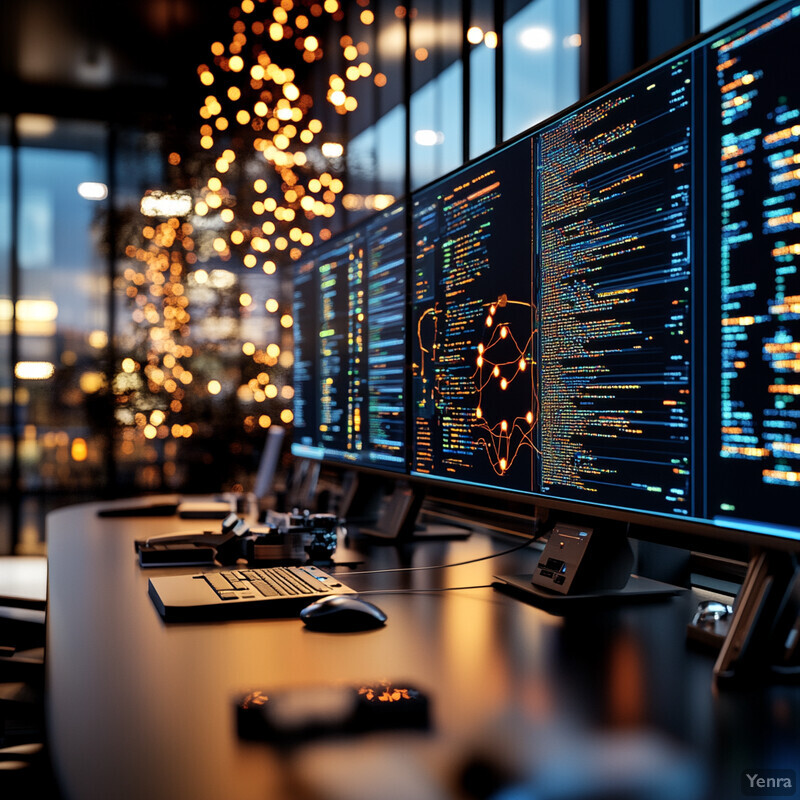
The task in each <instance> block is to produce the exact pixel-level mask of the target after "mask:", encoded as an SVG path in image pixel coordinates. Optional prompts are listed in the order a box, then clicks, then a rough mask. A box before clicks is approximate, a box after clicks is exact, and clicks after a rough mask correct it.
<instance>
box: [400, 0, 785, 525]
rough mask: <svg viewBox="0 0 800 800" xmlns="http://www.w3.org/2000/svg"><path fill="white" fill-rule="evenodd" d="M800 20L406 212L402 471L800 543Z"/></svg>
mask: <svg viewBox="0 0 800 800" xmlns="http://www.w3.org/2000/svg"><path fill="white" fill-rule="evenodd" d="M798 36H800V3H786V2H783V3H772V4H765V5H761V6H759V7H758V8H757V9H755V10H754V11H753V12H751V13H750V14H749V15H746V16H743V17H740V18H739V19H738V20H736V21H735V22H733V23H731V24H729V25H728V26H726V27H725V28H723V29H720V30H718V31H715V32H712V33H711V34H709V35H707V36H705V37H703V38H701V39H697V40H695V41H693V42H691V43H689V44H688V45H687V46H686V47H684V48H682V49H681V50H679V51H676V52H674V53H672V54H670V55H669V56H667V57H665V58H664V59H662V60H661V61H659V62H657V63H654V64H651V65H648V66H647V67H645V68H643V69H642V70H640V71H638V72H637V73H636V74H634V75H632V76H630V77H628V78H626V79H625V80H623V81H621V82H619V83H618V84H615V85H613V86H611V87H610V88H608V89H607V90H604V91H603V92H602V93H599V94H597V95H595V96H593V97H592V98H590V99H588V100H587V101H584V102H582V103H580V104H578V105H576V106H574V107H572V108H570V109H567V110H566V111H565V112H563V113H561V114H559V115H557V116H555V117H553V118H551V119H550V120H547V121H546V122H545V123H543V124H542V125H540V126H538V127H537V128H535V129H533V130H532V131H530V132H528V133H527V134H525V135H523V136H521V137H518V138H517V139H515V140H514V141H512V142H511V143H509V144H507V145H505V146H503V147H501V148H499V149H498V150H496V151H494V152H492V153H490V154H488V155H487V156H486V157H484V158H482V159H480V160H479V161H477V162H473V163H470V164H467V165H465V167H463V168H461V169H460V170H458V171H457V172H455V173H452V174H450V175H448V176H445V177H444V178H442V179H440V180H438V181H436V182H435V183H433V184H431V185H429V186H426V187H423V188H422V189H420V190H419V191H417V192H415V193H413V194H412V196H411V198H410V202H411V215H410V216H411V230H410V243H411V260H410V275H411V280H410V287H409V288H410V331H409V334H410V336H411V341H410V345H411V368H412V374H411V386H410V391H409V399H410V406H409V413H410V424H411V431H410V434H411V435H410V441H411V448H410V454H409V457H410V461H409V463H410V472H411V475H412V476H413V477H415V478H417V479H419V480H422V481H425V482H430V481H437V482H440V483H443V484H446V483H452V484H453V485H454V486H462V485H467V484H469V485H471V486H475V487H477V488H481V489H486V490H487V491H491V492H495V491H500V492H504V493H513V494H516V495H518V496H522V497H530V498H532V500H533V501H535V502H539V503H543V504H545V505H550V506H551V507H555V508H561V509H569V510H573V511H578V512H583V513H586V514H600V515H604V516H611V517H613V518H619V519H623V520H628V521H641V522H644V523H649V524H655V525H660V526H666V527H672V528H682V529H684V530H690V531H697V532H704V533H709V532H710V533H712V535H716V533H717V532H724V533H726V534H727V535H731V536H736V535H738V534H739V533H740V532H742V533H744V535H745V536H750V535H752V534H764V535H767V536H770V537H773V538H774V540H776V541H777V540H784V541H791V540H795V541H796V540H798V539H800V523H798V521H797V516H796V513H795V503H796V501H797V499H798V497H799V496H800V405H799V404H800V378H798V375H800V355H798V354H800V280H799V279H798V274H797V262H798V258H799V257H800V199H798V187H800V79H799V78H798V73H797V71H796V69H795V64H794V58H795V55H794V49H795V45H794V43H795V42H796V41H797V40H798Z"/></svg>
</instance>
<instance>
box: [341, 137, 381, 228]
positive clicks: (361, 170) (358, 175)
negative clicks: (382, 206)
mask: <svg viewBox="0 0 800 800" xmlns="http://www.w3.org/2000/svg"><path fill="white" fill-rule="evenodd" d="M377 144H378V137H377V136H376V133H375V127H374V126H373V127H370V128H367V129H366V130H365V131H363V132H362V133H359V134H358V136H354V137H353V138H352V139H351V140H350V142H349V144H348V145H347V192H346V193H345V195H344V196H343V197H342V205H343V206H344V208H345V210H346V211H347V213H348V217H347V219H348V221H349V222H351V223H352V222H355V221H356V220H358V219H360V218H361V217H363V216H365V215H366V214H367V213H370V212H369V208H370V199H371V198H374V195H375V191H376V190H375V185H376V183H377V180H378V150H377ZM373 202H374V201H373Z"/></svg>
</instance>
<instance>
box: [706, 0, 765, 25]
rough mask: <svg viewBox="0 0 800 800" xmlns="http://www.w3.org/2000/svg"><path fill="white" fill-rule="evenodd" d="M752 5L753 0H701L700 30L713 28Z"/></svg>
mask: <svg viewBox="0 0 800 800" xmlns="http://www.w3.org/2000/svg"><path fill="white" fill-rule="evenodd" d="M752 5H753V0H701V2H700V30H701V31H708V30H711V28H714V27H716V26H717V25H721V24H722V23H723V22H725V20H727V19H730V18H731V17H734V16H736V15H737V14H739V13H740V12H742V11H744V10H745V9H747V8H750V6H752Z"/></svg>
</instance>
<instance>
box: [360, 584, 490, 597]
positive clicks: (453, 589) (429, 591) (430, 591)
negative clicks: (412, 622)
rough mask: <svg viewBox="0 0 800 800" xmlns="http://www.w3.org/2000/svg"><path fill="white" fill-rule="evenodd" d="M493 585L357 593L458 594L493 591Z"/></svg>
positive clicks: (375, 590)
mask: <svg viewBox="0 0 800 800" xmlns="http://www.w3.org/2000/svg"><path fill="white" fill-rule="evenodd" d="M492 588H494V587H493V586H492V584H491V583H480V584H476V585H475V586H434V587H432V588H429V589H367V590H366V591H364V592H356V594H358V596H359V597H361V595H363V594H437V593H438V592H457V591H461V590H462V589H492Z"/></svg>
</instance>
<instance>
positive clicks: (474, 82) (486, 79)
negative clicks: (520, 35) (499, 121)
mask: <svg viewBox="0 0 800 800" xmlns="http://www.w3.org/2000/svg"><path fill="white" fill-rule="evenodd" d="M467 41H468V42H469V43H470V44H471V45H472V47H471V50H470V54H469V70H470V72H469V95H470V104H469V154H468V156H469V158H475V157H476V156H479V155H481V154H482V153H485V152H486V151H487V150H491V149H492V148H493V147H494V146H495V143H496V142H495V91H494V86H495V60H496V58H497V49H496V48H497V33H496V31H495V30H494V2H493V0H473V3H472V19H471V20H470V28H469V30H468V31H467Z"/></svg>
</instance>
